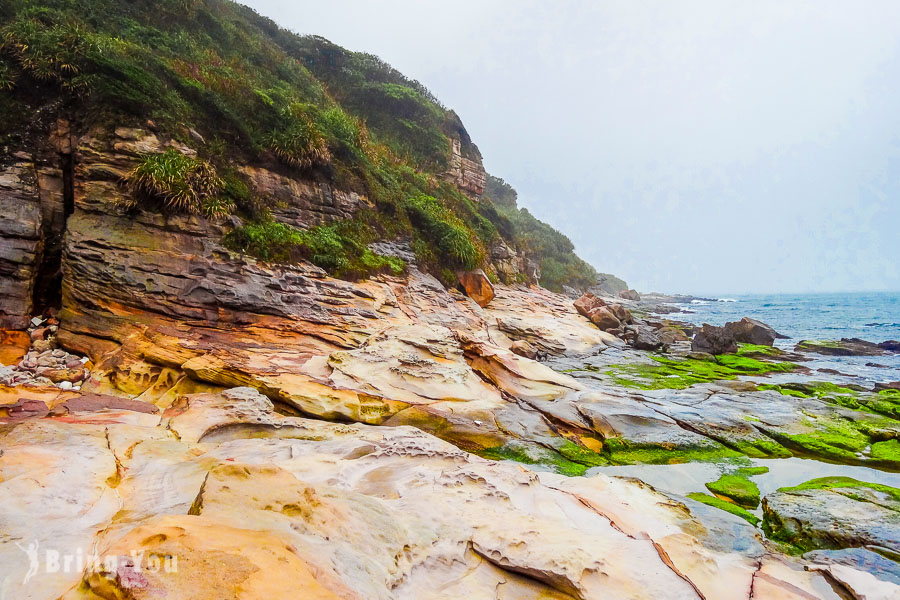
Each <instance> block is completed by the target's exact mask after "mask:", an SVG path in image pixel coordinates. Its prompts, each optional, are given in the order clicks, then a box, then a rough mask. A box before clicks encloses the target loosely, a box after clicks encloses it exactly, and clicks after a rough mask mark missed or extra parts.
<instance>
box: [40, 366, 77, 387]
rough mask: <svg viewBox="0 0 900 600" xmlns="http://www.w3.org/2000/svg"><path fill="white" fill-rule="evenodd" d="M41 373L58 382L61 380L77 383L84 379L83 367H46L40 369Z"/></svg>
mask: <svg viewBox="0 0 900 600" xmlns="http://www.w3.org/2000/svg"><path fill="white" fill-rule="evenodd" d="M41 375H42V376H43V377H46V378H47V379H49V380H50V381H52V382H53V383H60V382H61V381H68V382H71V383H78V382H79V381H81V380H82V379H84V369H80V368H79V369H47V370H46V371H42V372H41Z"/></svg>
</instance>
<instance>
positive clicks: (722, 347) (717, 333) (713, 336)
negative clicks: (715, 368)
mask: <svg viewBox="0 0 900 600" xmlns="http://www.w3.org/2000/svg"><path fill="white" fill-rule="evenodd" d="M691 350H692V351H693V352H706V353H707V354H728V353H730V352H736V351H737V343H736V342H735V340H734V335H732V334H731V333H730V332H729V331H727V330H726V329H725V328H724V327H716V326H715V325H710V324H709V323H704V324H703V327H702V328H701V329H700V331H699V332H698V333H697V334H696V335H695V336H694V340H693V341H692V342H691Z"/></svg>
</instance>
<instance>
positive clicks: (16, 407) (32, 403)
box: [0, 400, 50, 420]
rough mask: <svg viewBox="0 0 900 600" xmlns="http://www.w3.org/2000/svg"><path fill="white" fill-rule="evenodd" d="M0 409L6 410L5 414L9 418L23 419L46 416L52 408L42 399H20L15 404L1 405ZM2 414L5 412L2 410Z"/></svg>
mask: <svg viewBox="0 0 900 600" xmlns="http://www.w3.org/2000/svg"><path fill="white" fill-rule="evenodd" d="M0 411H5V413H6V414H5V416H6V417H8V418H9V419H12V420H22V419H29V418H40V417H44V416H46V415H47V414H48V413H49V412H50V409H48V408H47V405H46V404H45V403H44V402H42V401H41V400H19V401H18V402H16V403H15V404H12V405H9V406H2V407H0ZM0 415H3V413H2V412H0Z"/></svg>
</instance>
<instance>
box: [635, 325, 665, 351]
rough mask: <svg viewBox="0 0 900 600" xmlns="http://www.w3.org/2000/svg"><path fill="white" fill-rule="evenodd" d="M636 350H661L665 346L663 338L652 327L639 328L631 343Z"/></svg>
mask: <svg viewBox="0 0 900 600" xmlns="http://www.w3.org/2000/svg"><path fill="white" fill-rule="evenodd" d="M631 345H632V346H634V348H635V350H651V351H652V350H659V349H660V348H662V347H663V346H664V345H665V344H664V343H663V339H662V336H660V335H659V333H657V332H656V330H654V329H653V328H652V327H637V328H636V332H635V335H634V338H633V340H632V342H631Z"/></svg>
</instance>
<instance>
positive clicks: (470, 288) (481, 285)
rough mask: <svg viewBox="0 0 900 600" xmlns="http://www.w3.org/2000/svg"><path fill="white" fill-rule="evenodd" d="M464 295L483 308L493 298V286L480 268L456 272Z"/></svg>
mask: <svg viewBox="0 0 900 600" xmlns="http://www.w3.org/2000/svg"><path fill="white" fill-rule="evenodd" d="M456 276H457V278H458V279H459V283H460V285H462V287H463V290H465V292H466V295H467V296H468V297H469V298H471V299H472V300H474V301H475V302H477V303H478V306H481V307H482V308H484V307H485V306H487V305H488V303H490V301H491V300H493V299H494V286H493V285H492V284H491V281H490V280H489V279H488V276H487V275H486V274H485V272H484V271H482V270H481V269H476V270H475V271H460V272H459V273H457V274H456Z"/></svg>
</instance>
